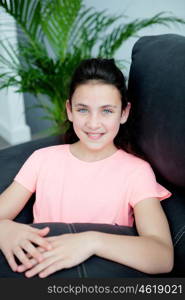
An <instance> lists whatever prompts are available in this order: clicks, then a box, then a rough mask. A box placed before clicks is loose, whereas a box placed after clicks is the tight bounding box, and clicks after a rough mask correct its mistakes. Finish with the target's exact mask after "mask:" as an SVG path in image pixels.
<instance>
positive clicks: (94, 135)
mask: <svg viewBox="0 0 185 300" xmlns="http://www.w3.org/2000/svg"><path fill="white" fill-rule="evenodd" d="M86 134H87V136H88V138H89V139H91V140H99V139H100V138H101V137H102V136H103V135H104V133H93V132H86Z"/></svg>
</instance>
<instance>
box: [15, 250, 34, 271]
mask: <svg viewBox="0 0 185 300" xmlns="http://www.w3.org/2000/svg"><path fill="white" fill-rule="evenodd" d="M14 254H15V256H16V257H17V258H18V259H19V261H20V262H21V263H22V264H23V265H25V266H26V267H27V268H30V267H31V264H30V262H29V259H28V258H27V256H26V254H25V253H24V251H23V250H22V249H21V248H20V247H18V246H17V247H16V248H15V249H14Z"/></svg>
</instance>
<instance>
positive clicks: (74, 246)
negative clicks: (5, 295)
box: [17, 232, 95, 278]
mask: <svg viewBox="0 0 185 300" xmlns="http://www.w3.org/2000/svg"><path fill="white" fill-rule="evenodd" d="M44 239H45V241H46V242H48V243H49V245H50V246H51V249H44V248H43V247H40V246H39V247H37V250H38V251H39V252H40V254H41V257H40V259H39V260H37V259H35V258H33V257H30V256H28V258H29V264H30V267H28V266H26V265H24V264H22V265H19V266H18V267H17V272H25V276H26V277H32V276H34V275H37V274H38V276H39V277H40V278H44V277H47V276H48V275H50V274H53V273H54V272H56V271H58V270H62V269H66V268H71V267H74V266H76V265H78V264H80V263H81V262H83V261H85V260H86V259H87V258H89V257H90V256H91V255H93V254H94V252H95V251H94V250H93V243H92V239H90V238H89V232H82V233H70V234H62V235H59V236H53V237H45V238H44Z"/></svg>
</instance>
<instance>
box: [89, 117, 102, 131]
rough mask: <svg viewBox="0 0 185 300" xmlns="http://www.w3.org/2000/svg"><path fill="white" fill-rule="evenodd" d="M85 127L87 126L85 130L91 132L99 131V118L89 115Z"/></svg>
mask: <svg viewBox="0 0 185 300" xmlns="http://www.w3.org/2000/svg"><path fill="white" fill-rule="evenodd" d="M86 126H87V128H89V129H92V130H97V129H99V128H100V118H99V116H98V114H90V115H89V116H88V119H87V122H86Z"/></svg>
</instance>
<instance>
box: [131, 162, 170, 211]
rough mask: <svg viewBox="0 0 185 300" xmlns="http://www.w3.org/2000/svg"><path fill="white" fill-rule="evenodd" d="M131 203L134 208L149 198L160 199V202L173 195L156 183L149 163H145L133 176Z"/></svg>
mask: <svg viewBox="0 0 185 300" xmlns="http://www.w3.org/2000/svg"><path fill="white" fill-rule="evenodd" d="M129 190H130V191H129V203H130V205H131V206H132V207H134V206H135V205H136V204H137V203H138V202H139V201H141V200H144V199H147V198H153V197H155V198H158V199H159V200H160V201H161V200H164V199H166V198H169V197H170V196H171V195H172V194H171V192H170V191H168V190H167V189H166V188H165V187H164V186H162V185H161V184H159V183H158V182H157V181H156V176H155V174H154V171H153V170H152V168H151V166H150V164H149V163H147V162H145V163H143V165H142V166H141V167H140V168H138V169H137V170H136V171H135V172H134V173H133V174H132V176H131V180H130V182H129Z"/></svg>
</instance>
